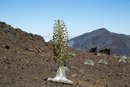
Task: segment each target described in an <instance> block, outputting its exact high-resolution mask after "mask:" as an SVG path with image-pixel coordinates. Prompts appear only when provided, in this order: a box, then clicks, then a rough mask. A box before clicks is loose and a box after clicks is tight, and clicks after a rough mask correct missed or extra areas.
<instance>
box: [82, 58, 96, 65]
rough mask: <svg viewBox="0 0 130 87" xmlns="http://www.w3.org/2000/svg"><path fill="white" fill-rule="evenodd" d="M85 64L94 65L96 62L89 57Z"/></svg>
mask: <svg viewBox="0 0 130 87" xmlns="http://www.w3.org/2000/svg"><path fill="white" fill-rule="evenodd" d="M84 64H86V65H90V66H93V65H94V62H93V60H91V59H87V60H86V61H85V63H84Z"/></svg>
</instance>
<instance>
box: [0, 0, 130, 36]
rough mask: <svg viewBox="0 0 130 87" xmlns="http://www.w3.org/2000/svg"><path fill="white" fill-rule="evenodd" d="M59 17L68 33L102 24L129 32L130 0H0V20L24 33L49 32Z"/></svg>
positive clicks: (89, 29)
mask: <svg viewBox="0 0 130 87" xmlns="http://www.w3.org/2000/svg"><path fill="white" fill-rule="evenodd" d="M58 18H59V19H62V20H64V22H65V24H66V26H67V29H68V32H69V35H80V34H83V33H86V32H90V31H92V30H95V29H99V28H102V27H104V28H107V29H108V30H110V31H112V32H116V33H124V34H129V35H130V0H0V21H4V22H6V23H8V24H10V25H12V26H13V27H19V28H21V29H22V30H24V31H27V32H31V33H34V34H40V35H52V31H53V25H54V20H56V19H58Z"/></svg>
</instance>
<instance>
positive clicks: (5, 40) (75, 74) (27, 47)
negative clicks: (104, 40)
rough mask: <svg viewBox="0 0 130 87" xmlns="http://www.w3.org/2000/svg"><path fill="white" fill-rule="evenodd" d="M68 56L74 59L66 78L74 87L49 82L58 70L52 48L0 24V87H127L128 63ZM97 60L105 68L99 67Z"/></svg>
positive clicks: (129, 85)
mask: <svg viewBox="0 0 130 87" xmlns="http://www.w3.org/2000/svg"><path fill="white" fill-rule="evenodd" d="M70 52H71V53H74V54H75V56H74V57H73V58H68V60H67V66H68V68H69V71H66V75H67V78H68V79H70V80H72V81H73V85H69V84H62V83H53V82H48V81H46V79H47V78H49V77H54V76H55V74H56V70H57V68H56V67H55V62H54V60H53V48H52V44H51V43H49V42H45V41H44V38H42V37H41V36H39V35H33V34H30V33H27V32H24V31H22V30H20V29H14V28H13V27H11V26H10V25H7V24H6V23H4V22H0V87H130V62H129V61H128V62H126V63H123V62H119V61H118V59H119V58H116V57H114V56H112V55H105V56H103V57H102V56H97V55H93V53H89V52H86V51H82V50H75V49H71V48H70V49H69V53H70ZM87 59H92V60H93V61H94V66H90V65H86V64H84V62H85V61H86V60H87ZM100 59H104V60H106V61H107V62H108V64H107V65H104V64H99V63H98V61H99V60H100Z"/></svg>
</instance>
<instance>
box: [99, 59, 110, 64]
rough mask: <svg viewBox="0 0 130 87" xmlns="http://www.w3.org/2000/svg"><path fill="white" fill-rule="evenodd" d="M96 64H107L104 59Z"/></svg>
mask: <svg viewBox="0 0 130 87" xmlns="http://www.w3.org/2000/svg"><path fill="white" fill-rule="evenodd" d="M98 63H99V64H103V65H107V64H108V62H107V61H106V60H104V59H101V60H99V61H98Z"/></svg>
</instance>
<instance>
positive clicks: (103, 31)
mask: <svg viewBox="0 0 130 87" xmlns="http://www.w3.org/2000/svg"><path fill="white" fill-rule="evenodd" d="M94 32H102V33H105V32H106V33H110V31H109V30H107V29H106V28H100V29H97V30H95V31H94Z"/></svg>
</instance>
